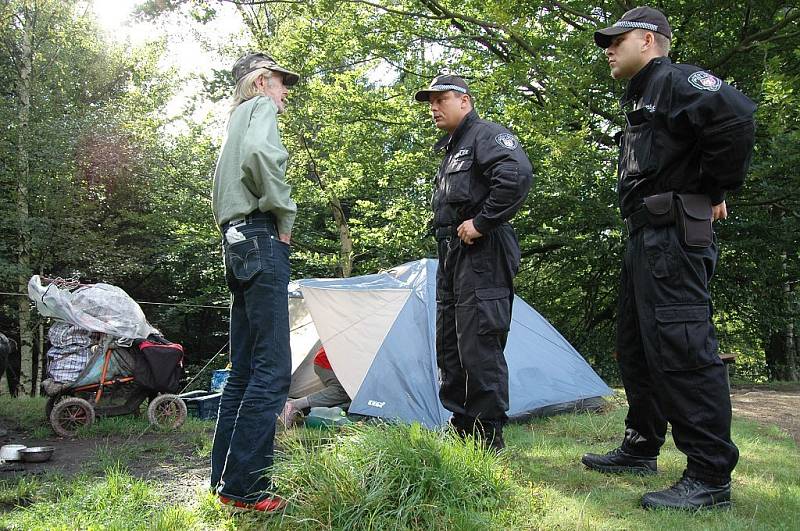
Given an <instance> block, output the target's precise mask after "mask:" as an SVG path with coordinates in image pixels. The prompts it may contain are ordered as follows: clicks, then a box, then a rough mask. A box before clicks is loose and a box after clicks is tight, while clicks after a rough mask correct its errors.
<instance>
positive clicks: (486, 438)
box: [474, 420, 506, 453]
mask: <svg viewBox="0 0 800 531" xmlns="http://www.w3.org/2000/svg"><path fill="white" fill-rule="evenodd" d="M474 435H475V437H476V438H477V439H478V441H480V443H481V444H482V445H483V446H484V448H486V449H487V450H491V451H493V452H494V453H500V450H502V449H503V448H505V447H506V442H505V440H503V425H502V423H500V422H492V421H483V422H481V421H480V420H478V421H476V422H475V431H474Z"/></svg>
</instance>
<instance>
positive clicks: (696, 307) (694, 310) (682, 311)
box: [656, 304, 708, 323]
mask: <svg viewBox="0 0 800 531" xmlns="http://www.w3.org/2000/svg"><path fill="white" fill-rule="evenodd" d="M707 320H708V305H707V304H669V305H665V306H656V321H658V322H659V323H688V322H691V321H707Z"/></svg>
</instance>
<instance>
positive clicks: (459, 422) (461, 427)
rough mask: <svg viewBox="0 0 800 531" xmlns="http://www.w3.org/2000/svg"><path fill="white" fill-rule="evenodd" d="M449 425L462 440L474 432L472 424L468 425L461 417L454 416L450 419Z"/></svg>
mask: <svg viewBox="0 0 800 531" xmlns="http://www.w3.org/2000/svg"><path fill="white" fill-rule="evenodd" d="M448 425H449V426H450V429H452V430H453V432H455V434H456V435H458V436H459V437H461V438H462V439H464V438H465V437H466V436H467V435H469V434H470V433H471V432H472V423H467V422H466V421H465V419H464V418H463V417H462V416H461V415H453V416H452V417H450V420H449V421H448ZM467 426H469V427H467Z"/></svg>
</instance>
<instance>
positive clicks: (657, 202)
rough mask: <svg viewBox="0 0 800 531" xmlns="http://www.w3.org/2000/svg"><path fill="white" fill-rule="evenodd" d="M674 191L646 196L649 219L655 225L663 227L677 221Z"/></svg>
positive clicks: (645, 201)
mask: <svg viewBox="0 0 800 531" xmlns="http://www.w3.org/2000/svg"><path fill="white" fill-rule="evenodd" d="M673 195H674V194H673V193H672V192H665V193H663V194H656V195H651V196H648V197H645V198H644V206H645V208H646V209H647V219H648V221H649V222H650V225H652V226H653V227H663V226H665V225H672V224H673V223H675V208H674V204H673V203H674V201H673Z"/></svg>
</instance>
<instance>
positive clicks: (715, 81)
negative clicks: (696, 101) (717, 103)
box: [689, 70, 722, 92]
mask: <svg viewBox="0 0 800 531" xmlns="http://www.w3.org/2000/svg"><path fill="white" fill-rule="evenodd" d="M689 83H690V84H691V85H692V86H693V87H694V88H697V89H700V90H707V91H709V92H716V91H718V90H719V88H720V87H721V86H722V80H721V79H720V78H718V77H715V76H712V75H711V74H709V73H708V72H703V71H702V70H701V71H700V72H695V73H694V74H692V75H691V76H689Z"/></svg>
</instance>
